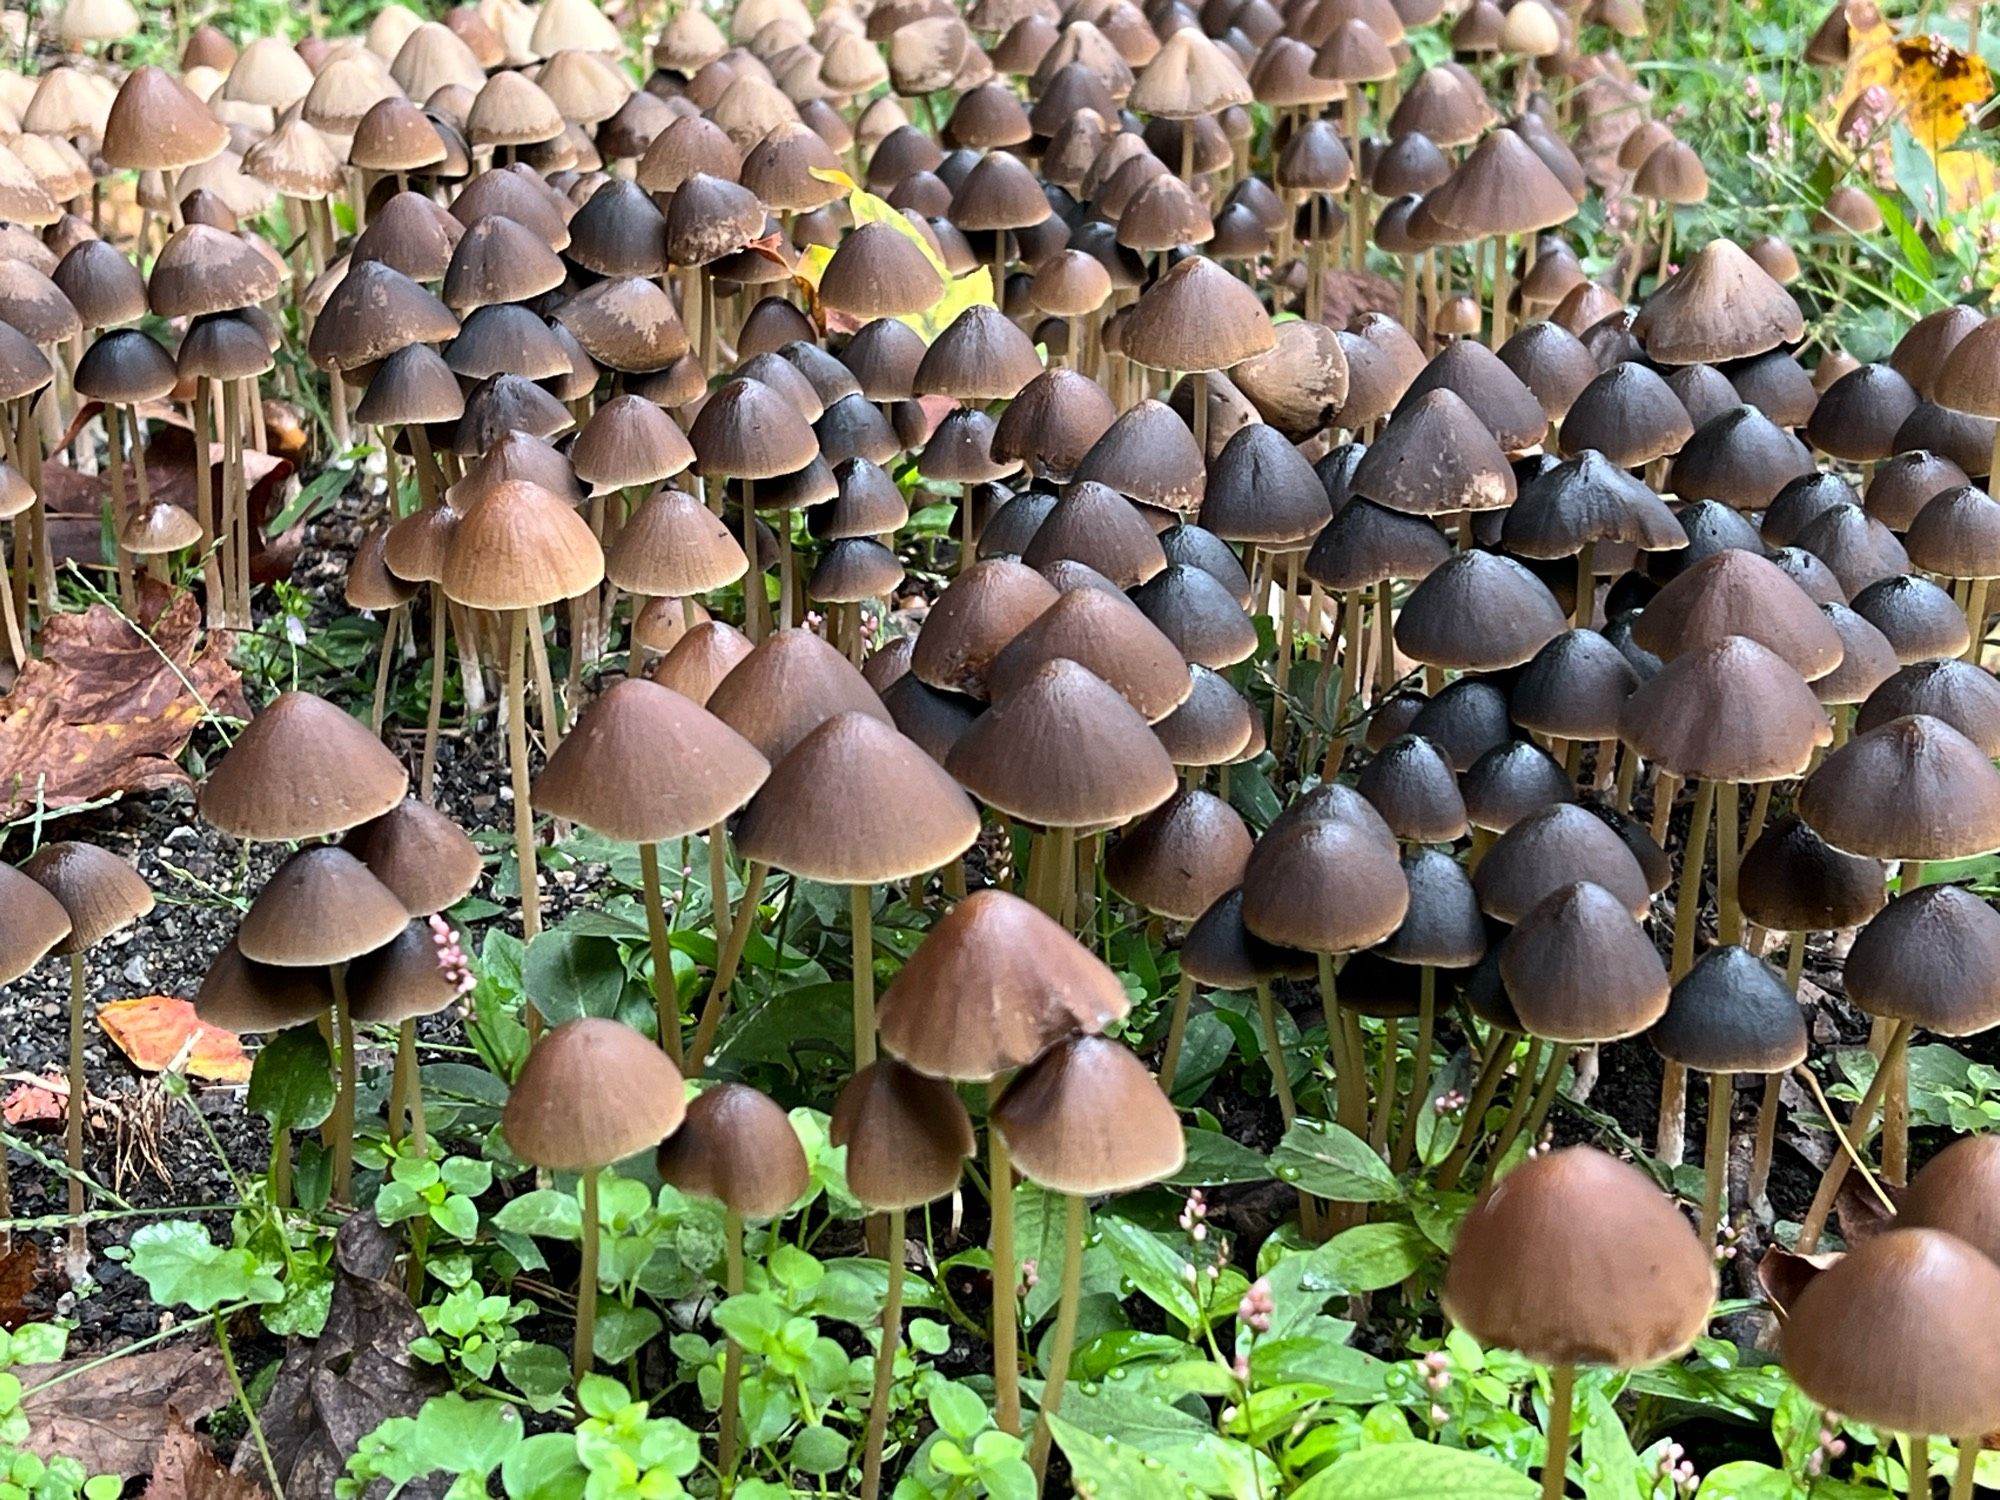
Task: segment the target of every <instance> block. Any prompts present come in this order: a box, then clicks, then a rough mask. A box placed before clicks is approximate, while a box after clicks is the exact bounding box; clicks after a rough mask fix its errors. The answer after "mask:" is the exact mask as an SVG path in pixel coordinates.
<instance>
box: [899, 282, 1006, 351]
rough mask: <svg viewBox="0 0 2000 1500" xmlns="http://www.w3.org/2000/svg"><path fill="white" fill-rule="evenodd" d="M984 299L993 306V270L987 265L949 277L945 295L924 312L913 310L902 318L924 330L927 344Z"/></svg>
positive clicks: (912, 325)
mask: <svg viewBox="0 0 2000 1500" xmlns="http://www.w3.org/2000/svg"><path fill="white" fill-rule="evenodd" d="M982 302H983V303H985V304H986V305H987V306H988V307H991V306H993V273H992V272H991V271H989V270H987V269H986V267H984V266H981V267H980V268H979V269H978V270H976V271H969V272H967V273H966V274H965V275H963V276H961V277H959V278H958V279H957V280H955V281H954V280H947V281H946V282H945V285H944V295H943V296H942V297H940V298H938V300H937V301H936V302H934V303H932V304H931V305H930V307H928V308H927V309H925V310H924V311H923V312H920V313H913V314H911V315H910V316H909V317H907V318H904V319H903V320H902V321H903V322H905V323H907V324H909V325H910V326H911V327H912V328H914V329H916V331H917V332H918V333H920V334H922V335H923V337H924V342H925V343H927V344H928V343H929V342H930V341H931V340H932V339H934V338H936V337H937V336H938V335H939V334H941V333H943V332H944V331H945V329H947V328H949V327H950V326H951V325H952V322H953V320H954V319H956V318H957V317H958V315H959V314H960V313H962V312H964V311H965V310H966V309H967V308H968V307H974V306H977V305H978V304H980V303H982Z"/></svg>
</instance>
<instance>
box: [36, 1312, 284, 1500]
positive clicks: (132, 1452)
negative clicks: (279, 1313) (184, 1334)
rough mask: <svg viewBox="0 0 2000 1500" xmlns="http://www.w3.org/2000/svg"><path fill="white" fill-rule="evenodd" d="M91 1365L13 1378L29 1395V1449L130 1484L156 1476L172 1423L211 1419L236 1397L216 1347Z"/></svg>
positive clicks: (153, 1352) (41, 1368)
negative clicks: (142, 1477)
mask: <svg viewBox="0 0 2000 1500" xmlns="http://www.w3.org/2000/svg"><path fill="white" fill-rule="evenodd" d="M90 1363H91V1361H90V1360H88V1359H80V1360H70V1361H66V1362H65V1363H63V1364H59V1365H24V1366H22V1367H21V1368H19V1369H17V1370H16V1371H15V1372H14V1373H15V1374H16V1375H18V1376H20V1378H21V1384H22V1386H23V1387H24V1388H25V1389H26V1391H27V1396H26V1397H25V1399H24V1400H23V1403H22V1410H23V1411H24V1412H25V1413H26V1414H27V1418H28V1441H27V1447H28V1449H29V1451H30V1452H32V1453H35V1454H38V1455H39V1456H40V1457H42V1458H45V1459H46V1458H52V1457H54V1456H55V1455H56V1454H58V1453H66V1454H68V1455H69V1456H70V1457H71V1458H74V1459H76V1460H78V1461H79V1462H80V1463H82V1465H83V1466H84V1470H85V1472H87V1473H91V1474H118V1475H122V1476H124V1477H125V1478H128V1479H129V1478H132V1477H134V1476H136V1475H140V1474H150V1473H152V1472H153V1464H154V1461H155V1459H156V1458H157V1457H158V1454H159V1450H160V1445H161V1443H162V1441H163V1440H164V1439H165V1438H166V1436H167V1433H168V1431H169V1428H170V1424H171V1423H172V1422H174V1421H176V1420H178V1419H189V1420H193V1419H199V1418H201V1417H205V1416H207V1415H208V1414H209V1413H210V1412H212V1411H216V1410H218V1409H219V1408H221V1407H222V1406H224V1405H225V1404H227V1403H228V1402H229V1401H230V1400H231V1399H232V1397H231V1393H230V1389H229V1377H228V1375H227V1374H226V1373H225V1371H224V1369H223V1365H222V1355H221V1352H220V1351H219V1350H217V1349H216V1347H215V1345H214V1344H213V1343H210V1342H202V1343H192V1342H190V1343H185V1344H179V1345H173V1344H170V1345H168V1346H167V1347H166V1348H163V1349H148V1350H146V1351H145V1352H143V1353H140V1354H123V1355H119V1356H118V1357H117V1358H115V1359H111V1360H107V1361H106V1362H105V1363H103V1364H100V1365H95V1366H94V1367H92V1368H89V1369H84V1368H81V1367H82V1366H84V1365H88V1364H90ZM72 1369H74V1370H76V1371H77V1373H76V1374H74V1375H71V1376H69V1377H68V1378H67V1379H64V1380H62V1381H61V1382H60V1383H58V1384H56V1385H52V1386H49V1387H48V1388H47V1389H45V1390H37V1389H35V1387H37V1386H39V1385H42V1384H43V1383H44V1382H46V1381H49V1380H52V1379H54V1378H55V1377H56V1376H58V1375H63V1374H64V1373H65V1372H66V1371H69V1370H72ZM169 1403H172V1407H173V1412H174V1413H178V1418H177V1417H175V1416H174V1415H173V1413H170V1412H169V1408H168V1404H169ZM246 1446H248V1445H246Z"/></svg>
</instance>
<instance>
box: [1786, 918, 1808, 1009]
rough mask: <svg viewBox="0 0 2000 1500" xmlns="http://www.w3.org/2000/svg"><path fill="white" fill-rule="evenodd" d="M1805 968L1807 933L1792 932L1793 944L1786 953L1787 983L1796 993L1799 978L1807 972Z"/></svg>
mask: <svg viewBox="0 0 2000 1500" xmlns="http://www.w3.org/2000/svg"><path fill="white" fill-rule="evenodd" d="M1805 968H1806V935H1805V934H1804V933H1803V932H1795V933H1793V934H1792V940H1791V945H1790V947H1789V948H1788V949H1787V950H1786V953H1785V984H1786V986H1787V987H1788V988H1789V989H1790V990H1791V992H1792V993H1793V994H1794V995H1796V994H1797V993H1798V992H1799V980H1800V978H1801V977H1803V975H1804V974H1805Z"/></svg>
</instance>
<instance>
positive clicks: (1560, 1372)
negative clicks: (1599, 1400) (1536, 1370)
mask: <svg viewBox="0 0 2000 1500" xmlns="http://www.w3.org/2000/svg"><path fill="white" fill-rule="evenodd" d="M1575 1398H1576V1366H1575V1365H1555V1366H1553V1367H1552V1368H1551V1369H1550V1370H1549V1421H1548V1428H1547V1431H1546V1440H1545V1445H1544V1451H1543V1457H1542V1500H1562V1495H1563V1490H1564V1489H1565V1488H1566V1487H1567V1486H1568V1483H1569V1420H1570V1409H1571V1406H1572V1405H1573V1403H1574V1401H1575Z"/></svg>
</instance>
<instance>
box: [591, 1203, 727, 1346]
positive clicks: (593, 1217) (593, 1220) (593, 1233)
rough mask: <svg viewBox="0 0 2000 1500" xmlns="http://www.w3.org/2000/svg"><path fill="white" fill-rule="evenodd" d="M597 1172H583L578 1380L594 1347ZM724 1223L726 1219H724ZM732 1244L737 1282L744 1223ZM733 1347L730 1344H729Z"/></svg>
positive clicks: (595, 1325)
mask: <svg viewBox="0 0 2000 1500" xmlns="http://www.w3.org/2000/svg"><path fill="white" fill-rule="evenodd" d="M597 1219H598V1211H597V1173H596V1172H594V1171H593V1172H585V1173H584V1174H583V1257H582V1261H583V1263H582V1265H581V1266H579V1267H578V1269H577V1273H576V1340H575V1342H574V1343H573V1344H572V1345H571V1346H570V1358H569V1367H570V1373H571V1375H573V1376H574V1377H575V1378H576V1379H578V1380H581V1379H583V1377H584V1376H586V1375H588V1374H589V1373H590V1367H591V1364H592V1363H593V1361H594V1359H595V1351H596V1347H597V1237H598V1222H597ZM725 1223H726V1221H725ZM735 1230H736V1238H735V1240H734V1241H733V1242H732V1243H731V1247H730V1248H731V1250H732V1253H733V1255H734V1265H735V1274H736V1278H737V1281H738V1283H740V1282H741V1279H742V1275H743V1225H742V1222H741V1221H740V1220H739V1221H738V1222H737V1224H736V1226H735ZM731 1347H732V1348H733V1347H734V1346H733V1345H732V1346H731Z"/></svg>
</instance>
